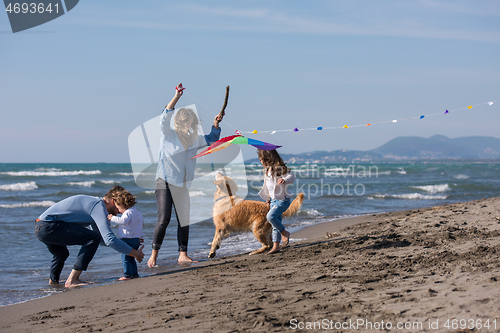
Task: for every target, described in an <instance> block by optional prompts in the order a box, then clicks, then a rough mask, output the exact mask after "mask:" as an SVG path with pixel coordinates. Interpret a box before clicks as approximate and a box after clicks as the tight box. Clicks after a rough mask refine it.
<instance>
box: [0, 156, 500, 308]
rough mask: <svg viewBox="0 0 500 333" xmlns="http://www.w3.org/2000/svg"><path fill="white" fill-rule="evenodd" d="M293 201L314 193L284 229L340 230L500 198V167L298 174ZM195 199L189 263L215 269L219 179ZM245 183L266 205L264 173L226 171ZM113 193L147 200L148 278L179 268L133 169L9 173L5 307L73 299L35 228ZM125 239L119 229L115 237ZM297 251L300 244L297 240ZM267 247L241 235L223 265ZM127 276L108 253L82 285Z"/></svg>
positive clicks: (204, 172)
mask: <svg viewBox="0 0 500 333" xmlns="http://www.w3.org/2000/svg"><path fill="white" fill-rule="evenodd" d="M290 167H292V169H293V170H294V172H295V174H296V181H295V183H294V184H293V185H291V187H290V190H291V192H292V193H297V192H304V193H305V201H304V204H303V206H302V209H301V210H300V212H299V214H298V215H297V216H295V217H293V218H292V219H288V220H284V222H285V225H286V226H287V228H288V229H289V230H292V231H294V230H298V229H300V228H303V227H305V226H308V225H312V224H317V223H322V222H326V221H332V220H335V219H338V218H340V217H347V216H357V215H363V214H371V213H381V212H390V211H398V210H405V209H417V208H422V207H431V206H436V205H443V204H449V203H454V202H461V201H470V200H476V199H481V198H489V197H495V196H500V186H499V185H500V164H499V163H472V162H471V163H458V162H457V163H401V164H355V163H352V164H335V165H334V164H332V165H324V164H319V165H317V164H313V163H309V164H295V165H290ZM196 172H197V174H199V175H201V176H200V177H199V179H198V181H196V182H194V183H193V186H192V188H191V191H190V197H191V208H192V209H191V210H192V213H191V216H192V218H191V222H192V223H193V224H192V225H191V229H190V239H189V255H190V256H191V257H192V258H193V259H196V260H199V261H205V260H209V259H207V256H208V252H209V250H210V243H211V241H212V238H213V233H214V230H215V228H214V226H213V222H212V221H211V219H210V215H211V207H212V204H213V193H214V190H215V186H214V185H213V184H212V181H213V178H214V175H215V173H214V172H213V171H212V170H211V168H210V167H209V166H208V165H204V164H198V165H197V169H196ZM224 172H226V174H227V175H229V176H231V177H233V178H235V179H237V181H238V186H239V190H238V193H237V194H238V195H240V196H242V197H246V199H249V200H260V198H259V196H258V194H257V192H258V191H259V189H260V186H262V170H261V168H260V167H259V166H257V165H250V164H246V165H245V164H243V163H241V164H239V165H231V166H230V167H227V168H225V170H224ZM113 185H121V186H123V187H125V188H126V189H128V190H129V191H130V192H132V193H133V194H134V195H135V196H136V197H137V201H138V203H137V205H136V207H137V209H138V210H139V211H141V213H142V215H143V216H144V219H145V228H144V238H145V245H146V246H145V249H144V252H145V257H144V258H145V260H144V261H143V263H141V264H139V274H140V275H141V276H148V275H153V274H156V273H159V272H163V271H165V270H169V269H174V268H177V267H179V266H178V264H177V263H176V259H177V255H178V253H177V240H176V228H177V221H176V219H175V216H174V217H173V218H172V221H171V223H170V225H169V227H168V229H167V235H166V237H165V241H164V243H163V247H162V249H161V250H160V257H159V260H158V264H159V267H157V268H153V269H150V268H148V267H147V265H146V262H147V258H148V257H149V255H150V254H151V245H150V244H151V239H152V234H153V229H154V226H155V223H156V218H157V208H156V200H155V194H154V190H153V189H151V188H147V186H144V185H143V186H144V187H140V186H138V185H137V182H136V180H135V177H134V173H133V170H132V167H131V165H130V164H105V163H102V164H101V163H96V164H0V239H1V240H2V242H3V244H4V247H3V251H2V253H3V255H2V256H1V258H0V266H1V267H3V268H2V274H1V275H0V306H5V305H8V304H14V303H20V302H25V301H28V300H31V299H35V298H40V297H44V296H47V295H50V294H53V293H57V292H63V291H64V288H63V287H61V286H49V285H48V276H49V266H50V261H51V255H50V254H49V252H48V250H47V249H46V247H45V245H44V244H43V243H41V242H40V241H39V240H38V239H37V238H36V237H35V236H34V234H33V229H34V220H35V219H36V218H37V217H38V216H39V215H40V214H41V213H42V212H43V211H44V210H45V209H47V208H48V207H50V206H51V205H53V204H54V203H56V202H58V201H60V200H62V199H64V198H66V197H68V196H71V195H76V194H86V195H92V196H101V197H102V196H103V195H104V194H105V193H106V192H107V191H108V190H109V189H110V188H111V187H112V186H113ZM115 230H116V229H115ZM292 241H293V239H292ZM259 247H260V244H259V243H258V242H257V241H256V240H255V239H254V237H253V235H252V234H251V233H240V234H234V235H231V236H230V237H228V238H227V239H225V240H224V241H223V242H222V245H221V248H220V250H219V251H218V252H217V256H218V257H220V256H226V255H231V254H238V253H244V252H249V251H251V250H254V249H256V248H259ZM78 249H79V247H78V246H70V247H69V250H70V257H69V258H68V260H67V262H66V267H65V269H64V271H63V273H62V275H61V278H62V279H64V278H65V277H67V276H68V274H69V272H70V270H71V267H72V264H73V262H74V259H75V256H76V253H77V252H78ZM122 274H123V271H122V264H121V258H120V254H119V253H117V252H115V251H113V250H111V249H109V248H107V247H105V246H101V247H100V248H99V249H98V251H97V253H96V256H95V257H94V259H93V260H92V262H91V263H90V266H89V269H88V271H87V272H84V273H83V274H82V278H83V279H85V280H90V281H92V282H94V284H95V285H102V284H110V283H115V282H116V281H117V279H118V278H120V277H121V276H122Z"/></svg>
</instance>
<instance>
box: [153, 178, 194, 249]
mask: <svg viewBox="0 0 500 333" xmlns="http://www.w3.org/2000/svg"><path fill="white" fill-rule="evenodd" d="M170 187H174V186H173V185H169V184H168V183H167V182H165V181H164V180H163V179H157V180H156V189H155V195H156V205H157V207H158V221H157V222H156V226H155V230H154V232H153V242H152V247H153V250H159V249H160V248H161V244H162V243H163V239H164V238H165V232H166V230H167V226H168V224H169V223H170V218H171V216H172V206H173V207H174V210H175V214H176V216H177V221H179V224H178V226H177V243H178V245H179V251H182V252H187V248H188V239H189V221H186V219H189V217H188V216H189V192H188V190H187V189H183V188H179V187H174V188H175V189H172V190H173V191H174V195H173V196H172V191H171V189H170ZM186 209H187V214H188V215H187V217H186ZM179 214H181V217H179ZM182 216H184V217H182ZM181 221H182V222H183V223H181ZM181 224H182V225H184V226H181Z"/></svg>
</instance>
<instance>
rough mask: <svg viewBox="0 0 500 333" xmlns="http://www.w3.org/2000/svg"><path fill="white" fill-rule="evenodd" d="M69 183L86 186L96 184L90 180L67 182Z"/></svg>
mask: <svg viewBox="0 0 500 333" xmlns="http://www.w3.org/2000/svg"><path fill="white" fill-rule="evenodd" d="M66 184H68V185H75V186H84V187H92V185H94V184H95V181H93V180H89V181H87V182H69V183H66Z"/></svg>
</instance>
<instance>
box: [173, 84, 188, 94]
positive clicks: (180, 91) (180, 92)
mask: <svg viewBox="0 0 500 333" xmlns="http://www.w3.org/2000/svg"><path fill="white" fill-rule="evenodd" d="M184 89H186V88H183V87H182V83H179V84H178V85H177V87H175V96H178V97H181V96H182V94H183V93H184Z"/></svg>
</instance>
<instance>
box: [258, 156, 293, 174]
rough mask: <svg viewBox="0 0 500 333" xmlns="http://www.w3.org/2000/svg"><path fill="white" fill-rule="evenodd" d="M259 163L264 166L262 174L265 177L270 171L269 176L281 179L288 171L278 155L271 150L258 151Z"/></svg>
mask: <svg viewBox="0 0 500 333" xmlns="http://www.w3.org/2000/svg"><path fill="white" fill-rule="evenodd" d="M258 154H259V161H260V163H262V165H263V166H264V174H265V175H267V174H268V172H269V171H271V175H272V176H275V177H281V176H283V175H286V174H287V173H288V172H289V171H290V169H289V168H288V167H287V166H286V163H285V162H283V159H282V158H281V156H280V154H278V152H277V151H276V149H273V150H261V149H259V150H258Z"/></svg>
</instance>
